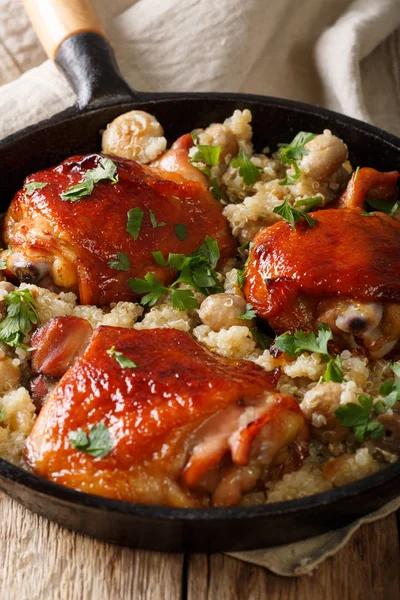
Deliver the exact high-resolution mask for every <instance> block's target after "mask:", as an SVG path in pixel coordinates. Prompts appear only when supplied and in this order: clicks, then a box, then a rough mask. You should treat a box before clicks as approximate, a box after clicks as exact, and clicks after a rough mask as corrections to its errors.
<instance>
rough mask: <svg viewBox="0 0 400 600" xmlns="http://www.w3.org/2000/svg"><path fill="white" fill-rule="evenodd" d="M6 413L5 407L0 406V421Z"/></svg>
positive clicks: (0, 421)
mask: <svg viewBox="0 0 400 600" xmlns="http://www.w3.org/2000/svg"><path fill="white" fill-rule="evenodd" d="M5 415H6V407H5V406H2V407H1V409H0V423H2V422H3V421H4V417H5Z"/></svg>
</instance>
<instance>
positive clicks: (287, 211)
mask: <svg viewBox="0 0 400 600" xmlns="http://www.w3.org/2000/svg"><path fill="white" fill-rule="evenodd" d="M272 212H274V213H275V214H277V215H280V216H281V217H282V219H284V221H287V222H288V223H289V224H290V225H291V226H292V227H293V229H295V228H296V223H297V222H298V221H300V220H301V219H302V218H303V217H304V219H305V220H306V221H307V223H308V225H309V226H310V227H314V225H315V223H318V221H317V220H316V219H313V218H312V217H311V216H310V215H309V214H307V213H306V212H305V211H304V210H299V209H298V208H294V207H292V206H290V204H289V202H288V199H287V198H285V200H284V201H283V203H282V204H280V205H279V206H275V208H274V209H273V210H272Z"/></svg>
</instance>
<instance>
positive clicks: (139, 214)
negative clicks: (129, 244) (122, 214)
mask: <svg viewBox="0 0 400 600" xmlns="http://www.w3.org/2000/svg"><path fill="white" fill-rule="evenodd" d="M143 215H144V212H143V211H142V209H141V208H139V207H138V206H137V207H136V208H131V209H130V210H129V211H128V214H127V216H128V222H127V224H126V231H127V232H128V233H130V234H131V236H132V237H133V239H134V240H135V241H136V240H137V239H138V237H139V233H140V228H141V226H142V220H143Z"/></svg>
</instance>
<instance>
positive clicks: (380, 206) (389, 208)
mask: <svg viewBox="0 0 400 600" xmlns="http://www.w3.org/2000/svg"><path fill="white" fill-rule="evenodd" d="M367 204H369V205H370V206H371V207H372V208H374V209H375V210H378V211H380V212H383V213H386V214H387V215H389V216H390V217H391V216H393V215H394V213H395V212H396V210H398V208H399V203H398V202H397V201H396V200H392V201H388V200H378V199H377V198H367ZM367 214H368V215H370V214H371V213H367Z"/></svg>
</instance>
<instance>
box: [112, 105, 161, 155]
mask: <svg viewBox="0 0 400 600" xmlns="http://www.w3.org/2000/svg"><path fill="white" fill-rule="evenodd" d="M163 134H164V132H163V128H162V127H161V125H160V123H159V122H158V121H157V119H156V118H155V117H153V115H150V114H149V113H147V112H144V111H142V110H131V111H130V112H127V113H124V114H123V115H120V116H119V117H117V118H116V119H114V121H112V122H111V123H109V124H108V125H107V128H106V130H105V131H104V133H103V140H102V150H103V152H105V153H106V154H116V155H117V156H122V157H123V158H129V159H131V160H136V161H138V162H140V163H142V164H146V163H148V162H150V161H152V160H155V159H156V158H157V157H158V156H159V155H160V154H162V152H164V150H165V149H166V147H167V140H166V139H165V137H164V135H163Z"/></svg>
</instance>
